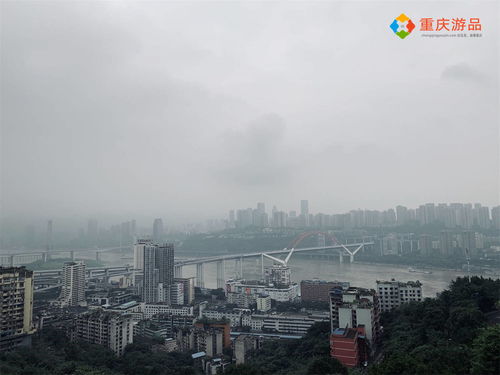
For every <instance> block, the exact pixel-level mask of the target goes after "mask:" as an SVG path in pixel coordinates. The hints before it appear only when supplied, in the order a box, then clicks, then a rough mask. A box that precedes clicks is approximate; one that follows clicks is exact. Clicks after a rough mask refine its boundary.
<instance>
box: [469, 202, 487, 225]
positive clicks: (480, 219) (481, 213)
mask: <svg viewBox="0 0 500 375" xmlns="http://www.w3.org/2000/svg"><path fill="white" fill-rule="evenodd" d="M472 216H473V219H472V224H473V225H474V226H476V227H479V228H481V229H488V228H489V227H490V209H489V208H488V207H483V206H481V204H480V203H476V204H474V209H473V214H472Z"/></svg>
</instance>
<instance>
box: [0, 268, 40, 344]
mask: <svg viewBox="0 0 500 375" xmlns="http://www.w3.org/2000/svg"><path fill="white" fill-rule="evenodd" d="M33 289H34V287H33V271H29V270H27V269H26V268H24V267H0V351H3V350H9V349H12V348H15V347H18V346H30V345H31V334H32V333H33V332H34V331H35V330H34V326H33V321H32V316H33Z"/></svg>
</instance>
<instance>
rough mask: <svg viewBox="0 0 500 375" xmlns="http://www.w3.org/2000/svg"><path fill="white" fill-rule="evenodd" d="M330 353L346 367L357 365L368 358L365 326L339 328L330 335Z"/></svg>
mask: <svg viewBox="0 0 500 375" xmlns="http://www.w3.org/2000/svg"><path fill="white" fill-rule="evenodd" d="M330 355H331V356H332V357H334V358H336V359H337V360H339V361H340V362H341V363H342V364H343V365H344V366H346V367H357V366H359V365H361V364H362V363H363V362H365V361H366V360H367V348H366V338H365V332H364V327H358V328H337V329H335V330H334V331H333V333H332V334H331V335H330Z"/></svg>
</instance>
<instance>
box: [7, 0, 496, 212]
mask: <svg viewBox="0 0 500 375" xmlns="http://www.w3.org/2000/svg"><path fill="white" fill-rule="evenodd" d="M452 4H453V6H452V7H451V6H450V3H448V2H447V3H446V4H445V3H442V4H433V6H432V8H430V7H428V6H427V4H426V3H423V4H421V3H415V2H406V3H405V4H404V6H403V7H402V6H401V4H400V3H398V4H396V3H382V4H381V3H374V4H370V3H366V2H354V3H345V2H332V3H327V2H317V3H312V4H311V3H303V2H298V3H292V4H289V3H287V4H285V3H269V2H263V3H260V2H259V3H250V2H247V3H234V4H233V3H229V2H220V3H216V4H215V3H202V2H193V3H185V4H184V3H149V4H148V6H147V7H145V6H141V4H140V3H133V2H132V3H131V2H127V3H119V2H87V3H86V2H74V3H71V4H67V3H62V2H51V3H49V2H43V4H42V3H27V2H2V4H1V11H2V12H1V14H2V15H1V30H2V33H1V44H2V56H1V66H0V72H1V75H2V92H1V94H2V101H1V106H2V107H1V123H2V127H1V142H2V143H1V156H2V157H1V159H2V161H1V163H2V164H1V165H2V169H1V184H0V185H1V201H2V209H1V211H2V217H3V218H4V219H5V218H19V217H21V218H33V217H36V218H40V219H44V220H45V219H47V218H49V217H54V216H55V217H61V218H67V217H75V216H76V217H81V218H82V219H83V220H86V219H87V218H88V217H97V218H103V217H104V218H109V217H113V218H117V217H118V218H120V219H121V218H123V219H125V218H131V217H134V218H140V217H144V218H145V220H146V219H147V220H150V219H151V218H154V217H164V218H166V220H167V221H168V222H175V221H179V222H185V221H190V220H191V221H193V220H198V219H205V218H212V217H222V216H223V215H226V214H227V211H228V210H229V209H231V208H235V207H248V206H253V203H251V202H257V201H264V202H268V207H269V208H270V207H271V206H270V205H271V204H276V205H277V206H279V207H280V208H282V209H286V210H288V209H297V202H298V201H299V200H300V199H309V200H310V202H311V210H313V211H315V212H329V213H333V212H338V213H340V212H346V211H348V210H351V209H357V208H361V209H365V208H366V209H380V210H382V209H386V208H388V207H395V206H396V205H398V204H403V205H406V206H408V207H417V206H418V205H420V204H423V203H426V202H472V203H474V202H481V203H483V204H485V205H488V206H495V205H498V202H499V191H500V186H499V158H498V155H499V146H498V139H499V132H498V124H499V113H498V105H497V104H498V101H497V100H498V65H499V62H498V53H497V52H498V51H497V50H496V49H493V48H491V46H492V45H498V30H497V28H498V26H497V22H495V19H496V18H495V17H496V16H495V14H497V13H496V12H495V11H496V10H498V4H497V3H495V2H482V3H479V4H474V6H472V4H465V3H452ZM402 8H404V9H402ZM402 10H404V11H405V12H406V13H407V14H409V15H410V16H411V15H415V17H420V16H421V15H423V16H425V15H431V16H436V17H437V16H449V17H451V16H453V15H455V14H472V13H473V14H474V15H476V16H480V17H481V19H482V20H483V23H484V24H487V25H488V30H485V32H484V37H483V38H478V39H475V40H469V41H467V43H462V41H461V40H448V41H443V40H427V39H425V38H420V39H417V38H414V39H415V40H412V43H411V44H410V43H406V42H407V41H404V42H405V43H400V45H398V48H394V40H392V38H391V35H388V34H387V30H386V29H387V27H388V26H387V25H388V24H389V23H390V21H391V20H392V19H393V18H394V17H395V16H397V15H398V14H400V13H401V11H402ZM360 18H361V19H363V22H357V20H358V19H360ZM352 27H355V29H356V32H355V33H354V32H346V30H347V29H351V28H352ZM270 36H272V37H270ZM424 108H425V110H424Z"/></svg>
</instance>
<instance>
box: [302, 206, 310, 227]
mask: <svg viewBox="0 0 500 375" xmlns="http://www.w3.org/2000/svg"><path fill="white" fill-rule="evenodd" d="M300 224H301V225H302V226H304V227H308V226H309V201H308V200H301V201H300Z"/></svg>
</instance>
